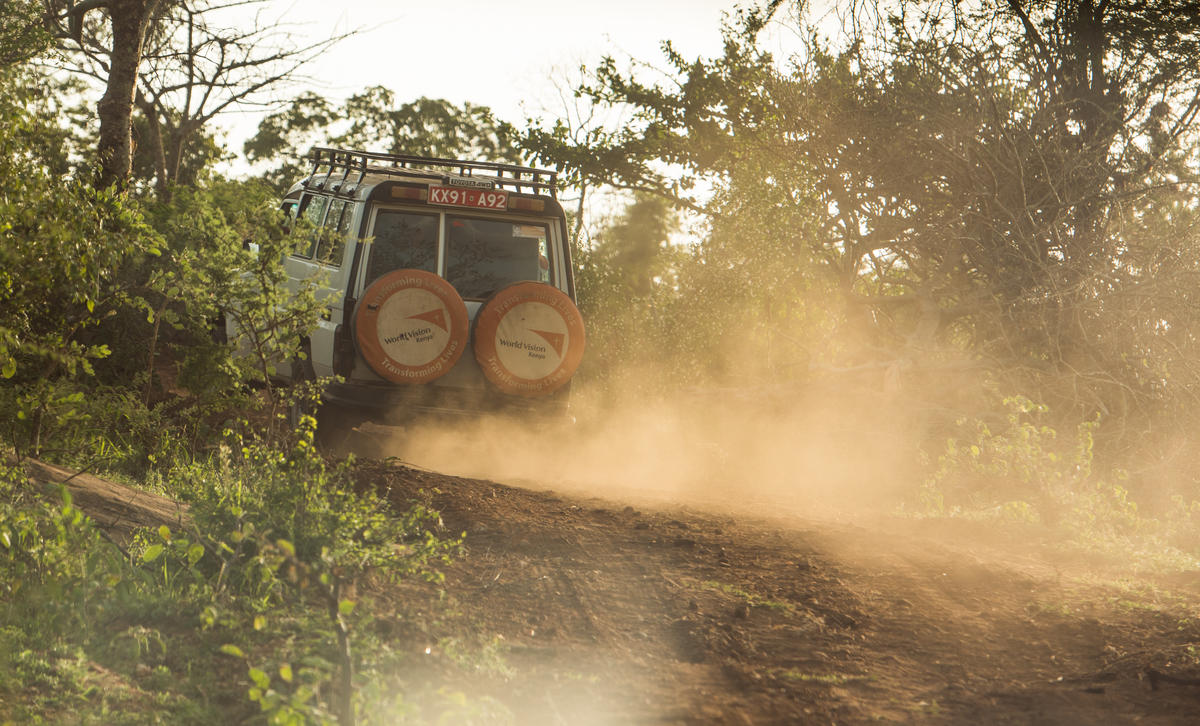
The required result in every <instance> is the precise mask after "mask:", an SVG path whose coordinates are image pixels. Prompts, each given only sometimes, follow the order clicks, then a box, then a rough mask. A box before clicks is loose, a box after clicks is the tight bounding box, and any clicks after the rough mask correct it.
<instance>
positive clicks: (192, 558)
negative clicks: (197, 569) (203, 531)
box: [187, 542, 204, 565]
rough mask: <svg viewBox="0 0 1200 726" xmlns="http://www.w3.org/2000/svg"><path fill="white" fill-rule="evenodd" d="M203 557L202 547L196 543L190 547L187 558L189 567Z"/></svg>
mask: <svg viewBox="0 0 1200 726" xmlns="http://www.w3.org/2000/svg"><path fill="white" fill-rule="evenodd" d="M203 556H204V545H202V544H200V543H198V542H197V543H196V544H194V545H192V546H191V547H188V551H187V558H188V564H189V565H194V564H196V563H197V562H199V561H200V558H201V557H203Z"/></svg>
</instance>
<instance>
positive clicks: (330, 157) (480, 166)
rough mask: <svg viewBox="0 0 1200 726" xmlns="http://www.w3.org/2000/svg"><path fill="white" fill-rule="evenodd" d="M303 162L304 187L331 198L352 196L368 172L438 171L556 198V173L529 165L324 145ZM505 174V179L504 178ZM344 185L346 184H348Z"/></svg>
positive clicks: (407, 173)
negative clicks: (306, 169) (307, 166)
mask: <svg viewBox="0 0 1200 726" xmlns="http://www.w3.org/2000/svg"><path fill="white" fill-rule="evenodd" d="M305 159H307V160H309V161H311V162H312V164H313V168H312V172H311V173H310V174H309V175H308V178H307V179H305V180H304V186H305V188H310V185H311V186H315V187H316V188H318V189H321V190H322V191H332V192H333V193H334V194H335V195H341V196H349V195H350V194H353V190H354V189H357V188H358V185H359V184H361V183H362V180H363V178H364V177H365V176H366V175H367V174H368V173H369V172H374V173H377V174H391V175H395V176H401V175H411V174H413V172H417V173H418V174H420V172H422V171H424V172H438V176H441V175H443V174H445V173H446V172H447V171H452V172H453V173H456V174H458V175H460V176H466V177H470V176H474V175H475V172H487V174H486V175H485V176H484V178H486V179H487V181H490V182H494V183H495V184H496V185H497V186H499V187H507V188H510V189H513V190H515V191H517V192H522V191H525V190H526V189H528V190H529V191H530V192H532V193H533V194H539V193H541V194H549V195H550V196H551V197H555V196H557V194H556V192H557V181H558V173H557V172H554V171H550V170H548V169H536V168H534V167H531V166H517V165H515V164H500V163H496V162H492V161H463V160H461V159H442V158H438V157H433V156H408V155H405V154H383V153H378V152H373V151H353V150H350V149H335V148H332V147H328V146H314V147H312V148H311V149H309V152H308V155H307V156H305ZM320 173H324V177H323V178H322V180H321V181H320V183H319V184H318V183H316V182H315V181H314V180H315V179H316V177H317V175H318V174H320ZM351 174H355V175H356V176H355V178H354V179H351ZM506 174H507V176H505V175H506ZM347 182H350V184H349V185H348V184H347Z"/></svg>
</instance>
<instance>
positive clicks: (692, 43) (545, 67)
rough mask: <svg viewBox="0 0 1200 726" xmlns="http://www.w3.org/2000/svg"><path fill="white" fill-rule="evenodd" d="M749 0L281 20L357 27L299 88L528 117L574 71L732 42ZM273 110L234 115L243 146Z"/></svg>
mask: <svg viewBox="0 0 1200 726" xmlns="http://www.w3.org/2000/svg"><path fill="white" fill-rule="evenodd" d="M737 1H738V0H640V1H639V0H604V1H603V2H596V1H594V0H592V1H589V2H580V1H578V0H558V1H557V2H555V1H553V0H509V1H507V2H504V1H498V0H426V1H425V2H411V1H409V2H396V1H387V0H350V1H349V2H347V3H339V2H337V1H336V0H290V1H289V0H278V1H277V2H272V3H269V4H268V5H267V6H266V13H265V15H264V18H273V17H278V18H280V19H281V20H283V21H284V22H286V23H287V24H288V25H287V26H285V29H286V31H287V32H290V33H293V34H295V35H296V36H297V38H298V39H299V40H300V42H304V41H305V40H307V41H310V42H315V41H318V40H321V39H323V38H326V37H328V36H330V35H334V34H338V33H344V32H347V31H350V30H358V31H359V32H358V33H357V34H356V35H354V36H353V37H350V38H347V39H345V40H343V41H341V42H340V43H338V44H337V45H335V46H334V47H333V48H331V49H330V50H328V51H326V52H325V53H323V54H322V55H321V57H319V58H317V59H316V60H315V61H313V62H311V63H309V64H308V65H306V66H305V67H304V68H303V69H302V71H301V73H302V74H303V76H304V79H303V80H302V83H301V84H300V85H299V86H298V87H294V88H291V89H287V90H286V91H284V92H283V93H281V94H279V95H280V98H281V99H282V98H286V97H290V96H292V95H295V94H296V93H298V92H299V91H301V90H315V91H317V92H320V93H324V94H326V95H327V96H329V97H330V98H333V99H341V98H344V97H346V96H348V95H350V94H353V93H355V92H357V91H359V90H361V89H363V88H366V87H368V86H372V85H382V86H385V87H387V88H389V89H391V90H392V91H394V92H395V93H396V97H397V99H398V100H399V101H401V102H403V101H408V100H412V99H416V98H419V97H421V96H428V97H434V98H445V99H447V100H450V101H452V102H454V103H460V104H461V103H462V102H464V101H470V102H472V103H476V104H482V105H485V106H490V107H491V108H492V109H493V111H495V113H496V114H497V116H499V117H500V118H502V119H504V120H507V121H510V122H514V123H518V124H519V123H520V122H522V121H523V120H524V119H525V118H527V117H529V116H543V115H544V114H546V113H547V112H553V110H554V109H555V108H559V107H561V103H559V102H558V100H557V98H558V92H557V91H556V86H555V79H559V85H560V86H561V85H562V79H569V78H572V77H574V76H573V74H575V71H576V69H578V67H579V66H580V65H581V64H588V65H594V64H595V63H596V62H597V61H598V60H599V59H600V58H601V57H602V56H603V55H605V54H606V53H607V54H613V55H615V56H616V57H618V58H620V57H625V56H629V57H633V58H636V59H638V60H639V61H643V62H647V63H650V64H652V65H657V66H663V65H665V62H664V60H663V55H662V53H661V51H660V48H659V46H660V43H661V42H662V41H663V40H666V39H669V40H671V41H672V42H673V43H674V45H675V47H676V48H677V49H678V50H679V51H681V52H682V53H683V54H684V56H685V57H695V56H697V55H714V54H717V53H719V52H720V50H721V33H720V28H721V19H722V14H723V13H725V12H731V11H732V10H733V9H734V7H735V5H736V4H737ZM260 116H261V113H245V114H238V115H235V116H234V117H232V118H230V119H227V120H226V124H227V125H226V129H227V133H228V135H229V141H230V144H231V146H232V147H233V148H234V149H236V150H240V148H241V142H242V141H243V140H244V139H245V138H246V137H248V136H249V135H251V134H252V133H253V130H254V127H255V125H256V124H257V120H258V118H259V117H260Z"/></svg>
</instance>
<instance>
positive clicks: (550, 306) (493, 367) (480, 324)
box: [474, 282, 584, 397]
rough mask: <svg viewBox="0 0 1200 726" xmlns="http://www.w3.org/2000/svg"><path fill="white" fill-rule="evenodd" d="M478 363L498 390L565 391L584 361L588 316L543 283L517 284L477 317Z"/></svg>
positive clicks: (486, 305) (528, 392)
mask: <svg viewBox="0 0 1200 726" xmlns="http://www.w3.org/2000/svg"><path fill="white" fill-rule="evenodd" d="M474 344H475V360H476V361H478V362H479V367H480V368H481V369H482V370H483V375H484V376H485V377H486V378H487V379H488V380H489V381H491V382H492V384H493V385H494V386H496V388H499V389H500V390H501V391H503V392H505V393H511V394H514V395H517V396H529V397H533V396H544V395H547V394H550V393H553V392H554V391H556V390H558V389H559V388H561V387H562V386H563V385H565V384H566V382H567V381H569V380H571V376H573V375H575V370H576V369H577V368H579V363H580V361H582V360H583V348H584V334H583V316H582V315H580V314H579V309H578V308H577V307H575V303H573V302H571V298H569V297H567V295H566V293H564V292H562V291H561V290H559V289H558V288H556V287H553V286H551V285H548V284H546V283H543V282H517V283H514V284H512V285H509V286H508V287H505V288H503V289H501V290H500V291H499V292H497V293H496V294H495V295H493V296H492V297H491V298H490V299H489V300H488V301H487V302H485V303H484V304H483V307H481V308H480V309H479V312H478V313H476V315H475V323H474Z"/></svg>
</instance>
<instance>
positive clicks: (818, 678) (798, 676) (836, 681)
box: [768, 668, 875, 686]
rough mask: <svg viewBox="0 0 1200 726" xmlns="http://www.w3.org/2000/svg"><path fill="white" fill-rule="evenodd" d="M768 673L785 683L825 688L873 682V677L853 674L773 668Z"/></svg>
mask: <svg viewBox="0 0 1200 726" xmlns="http://www.w3.org/2000/svg"><path fill="white" fill-rule="evenodd" d="M768 673H769V674H770V675H771V676H773V677H775V678H781V679H783V680H787V681H800V682H803V683H821V684H824V685H827V686H844V685H846V684H847V683H863V682H871V681H874V680H875V676H871V675H865V674H854V673H806V672H804V671H800V670H796V669H795V668H775V669H772V670H770V671H768Z"/></svg>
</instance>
